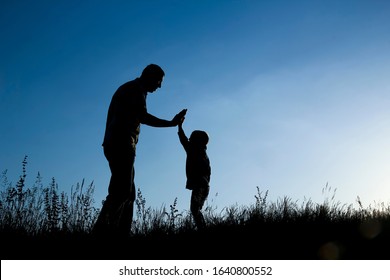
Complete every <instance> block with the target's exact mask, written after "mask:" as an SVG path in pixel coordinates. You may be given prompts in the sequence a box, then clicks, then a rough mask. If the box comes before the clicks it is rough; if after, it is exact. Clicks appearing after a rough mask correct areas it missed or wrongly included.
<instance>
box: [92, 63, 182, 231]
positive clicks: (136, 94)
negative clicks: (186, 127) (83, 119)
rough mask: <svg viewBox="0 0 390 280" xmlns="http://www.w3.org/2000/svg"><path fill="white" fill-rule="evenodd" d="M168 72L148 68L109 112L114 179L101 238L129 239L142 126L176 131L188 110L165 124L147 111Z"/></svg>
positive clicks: (99, 227)
mask: <svg viewBox="0 0 390 280" xmlns="http://www.w3.org/2000/svg"><path fill="white" fill-rule="evenodd" d="M164 75H165V73H164V71H163V70H162V69H161V67H160V66H158V65H156V64H150V65H148V66H146V67H145V69H144V70H143V71H142V73H141V75H140V77H138V78H135V79H134V80H131V81H128V82H126V83H124V84H123V85H121V86H120V87H119V88H118V89H117V90H116V92H115V93H114V95H113V96H112V99H111V103H110V106H109V108H108V114H107V121H106V129H105V134H104V140H103V144H102V146H103V151H104V155H105V157H106V159H107V161H108V164H109V167H110V171H111V179H110V184H109V186H108V195H107V197H106V199H105V201H104V204H103V206H102V209H101V211H100V214H99V217H98V219H97V221H96V224H95V226H94V228H93V232H94V233H95V234H97V235H99V236H102V235H103V236H105V235H115V236H118V237H126V236H128V234H129V233H130V229H131V224H132V221H133V208H134V200H135V191H136V188H135V185H134V161H135V155H136V145H137V142H138V136H139V133H140V126H141V124H145V125H149V126H153V127H174V126H177V125H178V124H179V122H180V120H181V119H182V118H183V117H184V116H185V114H186V112H187V109H183V110H182V111H181V112H179V113H178V114H176V115H175V117H174V118H173V119H172V120H164V119H160V118H158V117H155V116H154V115H151V114H149V113H148V111H147V106H146V97H147V94H148V93H152V92H154V91H155V90H157V89H158V88H160V87H161V84H162V81H163V78H164Z"/></svg>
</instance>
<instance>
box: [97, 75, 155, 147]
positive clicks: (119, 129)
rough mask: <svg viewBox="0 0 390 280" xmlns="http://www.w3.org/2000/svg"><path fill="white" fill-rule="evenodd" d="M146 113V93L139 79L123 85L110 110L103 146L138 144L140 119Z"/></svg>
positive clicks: (114, 96)
mask: <svg viewBox="0 0 390 280" xmlns="http://www.w3.org/2000/svg"><path fill="white" fill-rule="evenodd" d="M146 111H147V109H146V91H145V90H144V89H143V88H142V86H141V84H140V82H139V79H138V78H137V79H135V80H133V81H129V82H127V83H125V84H123V85H121V86H120V87H119V88H118V89H117V90H116V92H115V93H114V95H113V96H112V99H111V103H110V106H109V109H108V113H107V121H106V131H105V135H104V141H103V146H105V145H119V144H126V143H130V142H132V141H135V142H137V140H138V135H139V132H140V118H141V115H142V114H144V113H146Z"/></svg>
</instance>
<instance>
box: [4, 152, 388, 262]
mask: <svg viewBox="0 0 390 280" xmlns="http://www.w3.org/2000/svg"><path fill="white" fill-rule="evenodd" d="M26 165H27V159H26V158H25V160H24V161H23V166H22V167H23V168H22V174H21V175H20V178H19V180H18V181H17V183H16V184H12V183H10V182H9V181H8V179H7V172H6V171H4V172H3V173H2V175H1V177H2V178H1V182H2V183H1V184H2V186H1V189H0V223H1V224H0V230H1V241H2V245H3V246H2V249H1V259H3V260H4V259H16V260H19V259H45V260H46V259H72V260H77V259H104V260H105V259H116V260H118V259H210V260H212V259H218V260H223V259H231V260H236V259H259V260H261V259H271V260H293V259H297V260H311V259H315V260H326V259H350V260H357V259H364V260H373V259H374V260H375V259H390V253H389V250H388V248H390V247H389V246H390V206H389V205H384V204H383V203H382V204H379V205H375V206H371V205H370V206H369V207H366V208H364V207H363V205H362V204H361V203H360V201H359V199H358V205H359V206H358V208H354V207H353V206H352V205H346V204H342V203H340V202H337V201H336V200H335V192H336V190H332V188H330V187H329V186H326V187H325V188H324V189H323V192H324V193H325V194H328V196H329V197H327V198H326V199H325V200H324V202H322V203H320V204H319V203H314V202H312V201H311V200H305V201H303V202H301V203H298V202H296V201H293V200H292V199H290V198H288V197H283V198H280V199H278V200H277V201H268V200H267V196H268V191H261V190H260V189H259V188H257V193H256V194H255V195H254V203H253V204H252V205H248V206H237V205H234V206H231V207H226V208H224V209H222V210H221V211H217V208H216V207H215V208H213V207H212V206H207V207H206V208H205V209H204V214H205V218H206V221H207V225H208V226H207V228H206V229H205V230H203V231H197V230H196V228H194V225H193V222H192V217H191V215H190V214H189V213H188V212H182V213H180V212H179V211H178V210H177V208H176V200H175V201H174V202H173V204H172V205H170V206H169V208H165V207H161V208H160V209H152V208H151V207H147V204H146V199H145V198H144V197H143V195H142V193H141V191H140V190H138V191H137V197H136V204H135V217H134V218H135V219H134V222H133V227H132V234H131V235H130V236H129V237H128V238H126V239H124V240H117V239H96V238H94V237H93V236H92V235H91V229H92V226H93V224H94V222H95V220H96V218H97V215H98V213H99V210H100V209H98V208H95V207H94V206H93V205H94V200H93V193H94V185H93V183H91V184H89V185H86V184H85V182H84V181H83V182H81V183H80V184H77V185H76V186H75V187H74V188H73V189H72V191H71V193H70V194H67V193H64V192H61V193H60V192H59V191H58V186H57V183H56V181H55V179H52V181H51V183H50V184H49V186H43V184H42V180H41V177H40V175H39V174H38V175H37V177H36V180H35V183H34V184H33V185H32V186H31V187H27V186H26V177H27V172H26Z"/></svg>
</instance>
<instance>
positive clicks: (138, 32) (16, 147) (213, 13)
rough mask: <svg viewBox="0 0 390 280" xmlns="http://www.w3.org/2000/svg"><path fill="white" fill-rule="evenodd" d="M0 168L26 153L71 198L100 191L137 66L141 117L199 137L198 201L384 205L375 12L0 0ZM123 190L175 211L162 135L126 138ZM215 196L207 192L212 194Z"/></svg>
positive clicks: (385, 110)
mask: <svg viewBox="0 0 390 280" xmlns="http://www.w3.org/2000/svg"><path fill="white" fill-rule="evenodd" d="M0 34H1V38H2V39H1V44H0V61H1V63H0V127H1V137H0V149H1V150H0V171H4V170H8V171H7V172H8V173H7V175H8V179H9V180H10V181H13V182H16V181H17V180H18V178H19V175H20V174H21V169H22V164H21V162H22V161H23V158H24V156H25V155H27V156H28V165H27V173H28V182H29V185H32V184H33V183H34V181H35V177H36V175H37V173H38V172H40V174H41V176H42V177H43V182H44V185H49V183H50V181H51V178H52V177H54V178H55V179H56V181H57V183H58V185H59V187H60V190H64V191H66V192H68V193H70V188H71V187H72V186H74V185H76V184H77V183H78V182H81V181H82V180H83V179H85V181H86V183H90V182H92V181H94V184H95V201H96V203H97V206H99V207H100V201H101V200H102V199H104V198H105V196H106V194H107V186H108V182H109V178H110V172H109V168H108V165H107V162H106V160H105V158H104V156H103V152H102V147H101V143H102V139H103V134H104V128H105V121H106V114H107V109H108V105H109V102H110V100H111V97H112V94H113V93H114V91H115V90H116V89H117V87H118V86H120V85H121V84H122V83H124V82H126V81H128V80H131V79H133V78H135V77H137V76H139V74H140V73H141V71H142V69H143V68H144V67H145V66H146V65H147V64H149V63H156V64H159V65H160V66H162V67H163V69H164V70H165V72H166V76H165V79H164V82H163V85H162V88H161V89H159V90H158V91H157V92H155V93H153V94H150V95H149V96H148V110H149V112H150V113H152V114H154V115H156V116H158V117H161V118H166V119H171V118H172V117H173V116H174V115H175V114H176V113H177V112H179V111H180V110H181V109H182V108H188V113H187V117H186V121H185V123H184V129H185V131H186V132H187V133H188V134H189V133H190V132H191V131H192V130H194V129H202V130H206V131H207V132H208V133H209V135H210V143H209V146H208V154H209V157H210V160H211V165H212V177H211V192H210V196H209V200H208V204H210V205H214V206H216V207H217V208H218V209H219V210H222V209H223V207H225V206H231V205H249V204H252V203H253V202H254V201H255V198H254V195H255V194H256V187H257V186H258V187H259V188H260V190H262V191H266V190H268V191H269V199H270V200H273V201H275V200H276V199H278V198H281V197H284V196H288V197H290V198H292V199H293V200H297V201H304V199H305V198H306V199H309V198H310V199H312V200H313V201H315V202H322V201H323V200H324V195H323V194H322V189H323V188H324V187H325V186H326V184H327V183H328V185H329V186H331V187H332V188H333V189H337V191H336V200H339V201H340V202H342V203H347V204H350V203H353V204H354V205H356V198H357V196H360V198H361V199H362V202H363V204H365V206H368V205H369V204H373V203H375V202H384V203H387V202H389V201H390V109H389V108H390V80H389V74H390V2H389V1H386V0H367V1H358V0H351V1H348V0H346V1H344V0H343V1H315V0H314V1H281V0H272V1H261V0H259V1H245V0H243V1H202V0H201V1H179V0H177V1H115V0H113V1H73V0H66V1H62V0H59V1H39V0H38V1H2V2H1V4H0ZM136 184H137V186H138V187H139V188H140V189H141V191H142V193H143V195H144V197H145V198H146V203H147V206H151V207H153V208H160V207H161V206H163V205H165V206H167V207H168V208H169V205H170V204H172V203H173V201H174V199H175V198H176V197H177V198H178V208H179V209H180V210H187V209H188V207H189V198H190V192H189V191H188V190H186V189H185V188H184V185H185V152H184V150H183V148H182V147H181V145H180V143H179V140H178V137H177V129H176V128H151V127H147V126H143V127H142V128H141V135H140V142H139V145H138V147H137V158H136ZM217 193H218V195H216V194H217Z"/></svg>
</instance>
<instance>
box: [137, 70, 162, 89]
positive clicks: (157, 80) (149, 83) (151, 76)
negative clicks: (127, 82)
mask: <svg viewBox="0 0 390 280" xmlns="http://www.w3.org/2000/svg"><path fill="white" fill-rule="evenodd" d="M164 75H165V73H164V71H163V70H162V69H161V67H160V66H158V65H156V64H149V65H148V66H146V67H145V69H144V70H143V71H142V74H141V77H140V78H141V81H142V83H143V85H144V87H145V88H146V91H147V92H153V91H155V90H156V89H158V88H160V87H161V83H162V81H163V78H164Z"/></svg>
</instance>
